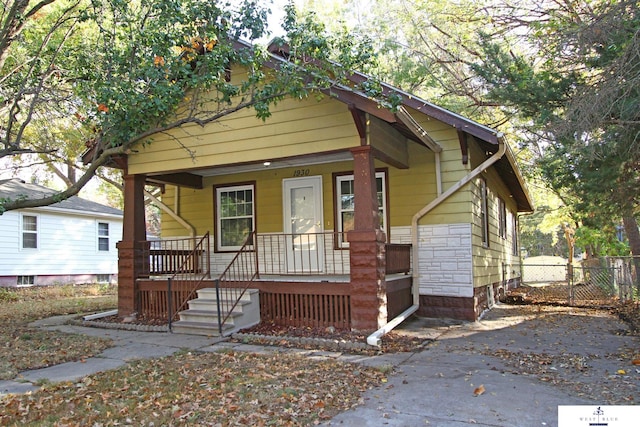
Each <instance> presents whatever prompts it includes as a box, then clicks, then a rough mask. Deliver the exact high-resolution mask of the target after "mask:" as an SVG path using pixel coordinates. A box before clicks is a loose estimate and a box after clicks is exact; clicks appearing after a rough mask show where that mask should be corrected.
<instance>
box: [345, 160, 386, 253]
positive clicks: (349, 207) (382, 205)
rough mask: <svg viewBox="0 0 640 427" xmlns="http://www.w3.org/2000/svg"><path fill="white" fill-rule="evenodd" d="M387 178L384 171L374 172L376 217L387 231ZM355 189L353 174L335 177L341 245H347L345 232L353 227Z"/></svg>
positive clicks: (382, 228)
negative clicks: (376, 196)
mask: <svg viewBox="0 0 640 427" xmlns="http://www.w3.org/2000/svg"><path fill="white" fill-rule="evenodd" d="M386 188H387V178H386V173H385V172H384V171H380V172H376V193H377V195H378V218H379V220H380V229H381V230H382V231H385V232H386V231H387V191H386ZM354 221H355V189H354V180H353V175H338V176H337V177H336V226H337V231H339V232H342V235H343V238H342V241H341V243H340V246H341V247H347V246H349V243H348V242H346V233H347V232H348V231H351V230H353V229H354Z"/></svg>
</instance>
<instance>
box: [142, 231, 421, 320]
mask: <svg viewBox="0 0 640 427" xmlns="http://www.w3.org/2000/svg"><path fill="white" fill-rule="evenodd" d="M343 237H344V236H343V233H333V232H326V233H307V234H259V233H252V234H251V235H250V236H249V237H248V239H247V244H246V245H245V246H244V247H243V249H242V250H241V251H239V252H238V253H237V254H236V256H234V258H233V260H232V261H231V263H230V264H229V265H228V266H227V268H225V270H224V272H223V273H222V274H216V273H212V272H211V267H210V266H211V264H212V263H211V259H212V254H211V253H210V252H209V251H208V250H207V247H208V246H209V242H208V240H209V237H208V235H205V236H204V237H203V238H201V239H167V240H160V241H145V242H142V246H143V247H144V248H145V249H144V251H143V253H144V258H145V260H148V263H147V264H146V265H145V266H144V269H143V272H142V274H141V276H140V277H139V278H138V279H137V281H136V284H137V291H136V294H137V297H136V298H135V299H136V301H137V302H138V306H137V308H136V310H137V313H138V314H139V315H141V316H144V317H145V318H153V319H160V320H168V319H170V318H171V319H172V320H176V316H177V315H178V314H179V313H180V311H182V310H185V309H186V308H187V305H188V302H189V301H190V300H192V299H194V298H196V297H197V291H198V290H199V289H205V288H211V289H216V290H217V292H218V295H222V296H230V297H231V299H232V300H237V299H238V298H240V296H241V295H243V294H244V293H245V292H246V291H247V290H248V289H257V290H258V291H259V301H260V305H259V310H260V320H262V321H266V322H272V323H274V324H277V325H281V326H309V327H328V326H334V327H337V328H345V329H350V328H351V327H352V321H351V297H352V287H351V284H350V280H351V278H350V276H351V275H350V254H349V250H347V249H343V248H340V247H339V246H338V245H337V243H338V242H341V241H343ZM384 257H385V282H386V291H385V299H386V310H387V315H388V317H389V318H393V317H395V316H397V315H398V314H400V313H401V312H403V311H404V310H405V309H407V308H408V307H409V306H411V304H412V300H413V299H412V293H411V283H412V280H411V275H410V274H409V273H410V270H411V245H408V244H385V246H384ZM213 258H215V255H213ZM225 300H227V298H225ZM227 304H228V303H227ZM232 310H233V307H221V311H232Z"/></svg>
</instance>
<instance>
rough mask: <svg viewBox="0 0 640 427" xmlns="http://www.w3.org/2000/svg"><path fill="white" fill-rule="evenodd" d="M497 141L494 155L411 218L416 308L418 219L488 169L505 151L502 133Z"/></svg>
mask: <svg viewBox="0 0 640 427" xmlns="http://www.w3.org/2000/svg"><path fill="white" fill-rule="evenodd" d="M497 141H498V151H497V152H496V153H495V154H494V155H492V156H491V157H489V158H488V159H487V160H485V161H484V162H482V164H480V166H478V167H477V168H475V169H474V170H472V171H471V172H469V173H468V174H467V175H465V176H464V177H463V178H462V179H461V180H460V181H458V182H456V183H455V184H453V185H452V186H451V187H450V188H449V189H448V190H447V191H445V192H444V193H442V194H440V195H439V196H438V197H436V198H435V199H433V200H432V201H431V202H430V203H429V204H427V205H426V206H425V207H424V208H422V209H420V210H419V211H418V212H417V213H416V214H415V215H414V216H413V218H412V219H411V245H412V246H411V247H412V249H413V260H414V261H413V262H414V268H413V304H414V306H415V307H416V309H417V307H418V306H419V305H420V295H419V292H420V285H419V281H418V279H419V278H420V275H419V274H418V269H417V268H416V267H415V264H416V263H417V261H418V259H419V254H420V251H419V249H418V242H419V240H420V239H419V238H418V221H420V219H421V218H423V217H424V216H425V215H426V214H428V213H429V212H431V211H432V210H433V209H435V208H436V207H437V206H439V205H440V204H441V203H442V202H444V201H445V200H446V199H448V198H449V197H450V196H452V195H453V194H455V193H456V192H457V191H458V190H459V189H461V188H462V187H463V186H465V185H466V184H468V183H469V182H471V181H472V180H473V179H475V178H476V177H477V176H478V175H480V174H481V173H482V172H483V171H484V170H486V169H488V168H489V167H490V166H491V165H493V164H494V163H495V162H497V161H498V160H500V158H501V157H502V156H504V153H505V152H506V151H507V145H506V143H505V141H504V136H503V134H502V133H500V134H498V135H497Z"/></svg>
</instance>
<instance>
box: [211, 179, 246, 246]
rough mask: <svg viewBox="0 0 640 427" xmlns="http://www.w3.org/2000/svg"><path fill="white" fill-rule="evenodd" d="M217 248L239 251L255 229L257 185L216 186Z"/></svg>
mask: <svg viewBox="0 0 640 427" xmlns="http://www.w3.org/2000/svg"><path fill="white" fill-rule="evenodd" d="M215 191H216V199H215V200H216V249H217V250H219V251H237V250H239V249H240V248H242V245H243V244H244V243H245V240H246V238H247V236H248V235H249V233H251V232H252V231H254V230H255V203H254V200H255V197H254V196H255V194H254V193H255V185H254V184H247V185H237V186H233V187H218V188H216V190H215Z"/></svg>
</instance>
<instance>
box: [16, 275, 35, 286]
mask: <svg viewBox="0 0 640 427" xmlns="http://www.w3.org/2000/svg"><path fill="white" fill-rule="evenodd" d="M35 284H36V276H18V283H17V285H18V286H31V285H35Z"/></svg>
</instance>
